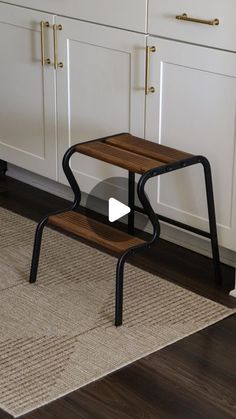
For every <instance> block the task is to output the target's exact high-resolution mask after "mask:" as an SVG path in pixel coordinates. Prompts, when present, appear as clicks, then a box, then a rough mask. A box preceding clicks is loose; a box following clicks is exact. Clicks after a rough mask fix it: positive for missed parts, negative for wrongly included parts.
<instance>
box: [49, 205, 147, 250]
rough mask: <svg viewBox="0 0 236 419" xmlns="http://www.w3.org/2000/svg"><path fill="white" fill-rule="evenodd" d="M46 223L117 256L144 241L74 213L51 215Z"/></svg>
mask: <svg viewBox="0 0 236 419" xmlns="http://www.w3.org/2000/svg"><path fill="white" fill-rule="evenodd" d="M48 222H49V224H51V225H54V226H55V227H59V228H61V229H63V230H65V231H67V232H69V233H73V234H75V235H76V236H78V237H81V238H84V239H86V240H88V241H90V242H92V243H96V244H99V245H101V246H102V247H104V248H106V249H108V250H111V251H113V252H115V253H117V254H120V253H122V252H124V251H125V250H127V249H129V248H131V247H133V246H137V245H140V244H144V243H145V241H144V240H142V239H139V238H138V237H134V236H131V235H129V234H128V233H125V232H123V231H120V230H117V229H116V228H114V227H111V226H110V225H106V224H103V223H100V222H99V221H96V220H93V219H91V218H88V217H86V215H83V214H80V213H78V212H75V211H67V212H64V213H61V214H57V215H51V216H50V217H49V218H48Z"/></svg>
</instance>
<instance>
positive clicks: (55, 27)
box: [53, 23, 63, 70]
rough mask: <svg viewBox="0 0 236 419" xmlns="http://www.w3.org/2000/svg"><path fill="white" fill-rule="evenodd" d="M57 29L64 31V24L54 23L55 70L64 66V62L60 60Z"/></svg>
mask: <svg viewBox="0 0 236 419" xmlns="http://www.w3.org/2000/svg"><path fill="white" fill-rule="evenodd" d="M57 31H62V25H57V24H56V23H55V24H54V25H53V41H54V68H55V70H57V69H58V67H59V68H63V63H62V62H58V38H57Z"/></svg>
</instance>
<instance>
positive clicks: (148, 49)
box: [145, 47, 156, 95]
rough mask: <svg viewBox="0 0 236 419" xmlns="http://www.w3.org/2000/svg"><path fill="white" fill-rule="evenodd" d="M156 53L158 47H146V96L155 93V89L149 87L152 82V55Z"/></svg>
mask: <svg viewBox="0 0 236 419" xmlns="http://www.w3.org/2000/svg"><path fill="white" fill-rule="evenodd" d="M151 52H156V47H146V75H145V95H148V94H149V93H155V87H153V86H150V87H149V80H150V53H151Z"/></svg>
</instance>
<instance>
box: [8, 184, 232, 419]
mask: <svg viewBox="0 0 236 419" xmlns="http://www.w3.org/2000/svg"><path fill="white" fill-rule="evenodd" d="M67 204H68V202H66V201H65V200H63V199H61V198H58V197H55V196H53V195H50V194H48V193H46V192H43V191H40V190H38V189H36V188H33V187H31V186H28V185H25V184H23V183H21V182H18V181H16V180H13V179H10V178H8V177H2V178H0V206H2V207H5V208H8V209H9V210H12V211H14V212H16V213H19V214H21V215H23V216H25V217H29V218H31V219H34V220H36V221H37V220H39V219H40V217H42V216H43V215H45V214H47V213H48V212H50V211H52V210H55V209H60V208H64V207H65V206H66V205H67ZM98 218H99V217H98ZM132 263H134V264H137V265H138V266H140V267H142V268H144V269H147V270H149V271H151V272H153V273H156V274H159V275H161V276H163V277H165V278H166V279H168V280H169V281H172V282H175V283H177V284H179V285H181V286H183V287H185V288H188V289H190V290H192V291H194V292H196V293H198V294H201V295H203V296H206V297H208V298H211V299H213V300H215V301H218V302H221V303H223V304H226V305H228V306H230V307H235V306H236V300H235V299H233V298H230V297H229V296H228V292H229V290H230V289H232V288H233V285H234V270H233V269H232V268H230V267H228V266H225V265H223V266H222V270H223V278H224V280H223V286H222V288H221V289H219V288H217V287H215V285H214V282H213V279H212V276H213V271H212V263H211V260H210V259H208V258H206V257H204V256H201V255H198V254H196V253H194V252H191V251H188V250H186V249H184V248H181V247H179V246H176V245H174V244H171V243H168V242H165V241H164V240H160V242H159V243H158V245H157V246H156V248H155V249H153V250H152V251H149V252H148V253H146V254H143V255H142V256H140V257H139V258H138V261H137V260H135V259H133V261H132ZM235 332H236V315H234V316H231V317H229V318H227V319H225V320H223V321H221V322H219V323H217V324H215V325H213V326H211V327H208V328H207V329H204V330H202V331H200V332H198V333H195V334H194V335H192V336H189V337H187V338H185V339H183V340H181V341H179V342H177V343H175V344H173V345H171V346H169V347H166V348H164V349H162V350H160V351H158V352H156V353H154V354H152V355H150V356H148V357H146V358H143V359H141V360H139V361H137V362H135V363H134V364H131V365H129V366H127V367H126V368H123V369H121V370H120V371H117V372H115V373H113V374H111V375H109V376H107V377H105V378H103V379H101V380H99V381H97V382H95V383H92V384H89V385H88V386H86V387H84V388H82V389H80V390H78V391H75V392H73V393H72V394H69V395H68V396H65V397H63V398H61V399H59V400H56V401H55V402H52V403H50V404H49V405H47V406H45V407H43V408H40V409H38V410H36V411H34V412H31V413H29V414H27V415H24V416H23V417H22V419H131V418H132V419H134V418H137V419H229V418H232V419H233V418H235V417H236V390H235V387H236V386H235V385H236V362H235V360H236V333H235ZM3 418H4V419H8V418H11V416H10V415H8V414H7V413H6V412H4V411H1V410H0V419H3Z"/></svg>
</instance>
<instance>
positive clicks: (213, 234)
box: [30, 134, 221, 326]
mask: <svg viewBox="0 0 236 419" xmlns="http://www.w3.org/2000/svg"><path fill="white" fill-rule="evenodd" d="M119 135H120V134H119ZM107 138H109V137H105V138H102V139H101V140H100V141H105V140H106V139H107ZM94 141H98V140H94ZM89 142H90V141H89ZM76 146H77V145H73V146H72V147H70V148H69V149H68V150H67V152H66V153H65V155H64V157H63V162H62V166H63V170H64V173H65V175H66V177H67V180H68V182H69V184H70V186H71V188H72V191H73V193H74V202H73V204H72V205H71V206H70V207H69V208H67V209H65V210H63V211H56V212H54V213H52V214H49V215H48V216H46V217H45V218H43V220H42V221H41V222H40V223H39V224H38V226H37V229H36V232H35V240H34V249H33V255H32V264H31V271H30V283H34V282H35V281H36V278H37V271H38V264H39V256H40V248H41V241H42V234H43V229H44V227H45V226H46V224H47V222H48V218H49V216H50V215H56V214H61V213H63V212H67V211H73V210H76V209H78V207H79V205H80V201H81V191H80V188H79V186H78V183H77V181H76V179H75V177H74V175H73V173H72V170H71V168H70V159H71V157H72V156H73V154H74V153H76V152H77V150H76ZM196 164H201V165H202V166H203V169H204V176H205V187H206V196H207V206H208V216H209V227H210V232H209V233H208V232H206V231H203V230H200V229H196V228H194V227H191V226H189V225H186V224H183V223H180V222H178V221H175V220H171V219H169V218H167V217H164V216H161V215H157V214H156V213H155V212H154V210H153V208H152V206H151V204H150V201H149V198H148V197H147V195H146V193H145V185H146V183H147V181H148V180H149V179H151V178H153V177H156V176H160V175H162V174H164V173H169V172H171V171H175V170H179V169H183V168H184V167H189V166H193V165H196ZM128 184H129V187H128V194H129V199H128V204H129V207H130V208H131V211H130V213H129V216H128V231H129V233H130V234H133V233H134V221H135V212H141V213H143V214H145V215H147V216H148V218H149V220H150V222H151V224H152V227H153V234H152V238H151V240H149V241H148V242H146V243H144V244H141V245H138V246H134V247H131V248H129V249H127V250H126V251H125V252H124V253H122V255H120V257H119V258H118V261H117V266H116V293H115V325H116V326H121V325H122V321H123V283H124V265H125V262H126V260H127V258H128V257H129V256H131V255H135V254H137V253H139V252H140V251H143V250H145V249H148V248H150V247H151V246H152V245H153V244H154V243H155V242H156V241H157V239H158V238H159V237H160V223H159V220H160V221H164V222H166V223H168V224H172V225H175V226H177V227H180V228H181V229H185V230H188V231H192V232H194V233H195V234H198V235H201V236H204V237H207V238H208V239H210V240H211V247H212V256H213V264H214V276H215V282H216V284H218V285H219V284H221V267H220V258H219V246H218V237H217V227H216V216H215V205H214V195H213V185H212V175H211V167H210V163H209V161H208V160H207V158H206V157H204V156H201V155H199V156H192V157H188V158H186V159H183V160H178V161H177V162H174V163H170V164H166V165H163V166H161V167H156V168H153V169H151V170H148V171H147V172H145V173H144V174H143V175H142V176H141V177H140V179H139V182H138V186H137V193H138V198H139V200H140V202H141V204H142V206H143V208H141V207H137V206H136V205H135V173H133V172H131V171H129V181H128Z"/></svg>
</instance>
